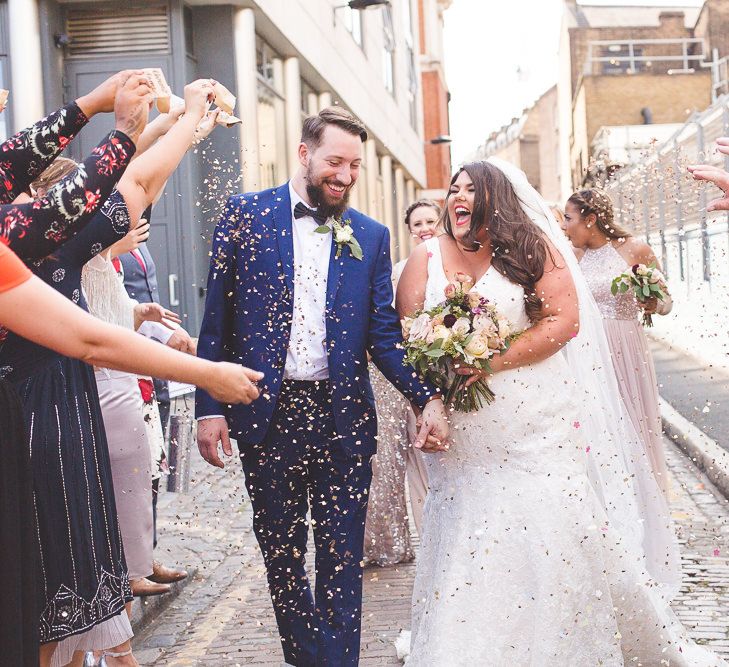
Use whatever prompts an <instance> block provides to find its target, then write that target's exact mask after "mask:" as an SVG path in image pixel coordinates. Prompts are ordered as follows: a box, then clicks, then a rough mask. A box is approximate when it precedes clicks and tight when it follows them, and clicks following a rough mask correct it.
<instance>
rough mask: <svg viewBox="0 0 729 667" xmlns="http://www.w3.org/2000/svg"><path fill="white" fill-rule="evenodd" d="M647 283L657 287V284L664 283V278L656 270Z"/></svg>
mask: <svg viewBox="0 0 729 667" xmlns="http://www.w3.org/2000/svg"><path fill="white" fill-rule="evenodd" d="M648 282H649V283H650V284H651V285H658V284H659V283H665V282H666V277H665V276H664V275H663V274H662V273H661V272H660V271H659V270H658V269H653V273H652V274H651V277H650V278H649V279H648Z"/></svg>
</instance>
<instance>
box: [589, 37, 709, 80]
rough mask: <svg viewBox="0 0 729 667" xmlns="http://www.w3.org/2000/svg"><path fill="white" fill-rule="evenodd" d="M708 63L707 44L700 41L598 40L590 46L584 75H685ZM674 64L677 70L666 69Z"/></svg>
mask: <svg viewBox="0 0 729 667" xmlns="http://www.w3.org/2000/svg"><path fill="white" fill-rule="evenodd" d="M596 52H597V53H596ZM706 62H707V54H706V48H705V44H704V40H703V39H700V38H688V37H687V38H681V39H625V40H596V41H591V42H588V44H587V58H586V60H585V67H584V74H585V76H594V75H595V74H608V75H609V74H635V73H638V72H644V73H652V72H655V73H661V74H685V73H693V72H695V71H696V70H697V69H699V68H701V67H703V66H704V64H705V63H706ZM656 63H659V64H660V66H659V67H656V66H655V64H656ZM671 64H675V65H676V68H674V67H666V65H671ZM596 65H597V66H598V67H597V68H596V67H595V66H596ZM596 69H597V72H596Z"/></svg>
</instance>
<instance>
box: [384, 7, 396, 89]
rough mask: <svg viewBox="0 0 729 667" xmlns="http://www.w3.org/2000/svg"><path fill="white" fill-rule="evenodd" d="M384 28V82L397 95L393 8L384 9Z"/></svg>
mask: <svg viewBox="0 0 729 667" xmlns="http://www.w3.org/2000/svg"><path fill="white" fill-rule="evenodd" d="M382 27H383V33H384V34H383V36H384V45H385V48H384V50H383V53H382V56H383V57H382V81H383V83H384V84H385V88H387V90H388V91H389V92H390V93H392V94H393V95H394V94H395V28H394V26H393V23H392V8H391V7H390V6H389V5H386V6H385V7H384V8H383V9H382Z"/></svg>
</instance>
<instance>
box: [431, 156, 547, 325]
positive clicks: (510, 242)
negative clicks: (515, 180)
mask: <svg viewBox="0 0 729 667" xmlns="http://www.w3.org/2000/svg"><path fill="white" fill-rule="evenodd" d="M463 171H465V172H466V173H467V174H468V175H469V176H470V178H471V181H473V187H474V191H475V192H474V201H473V211H471V228H470V229H469V230H468V233H467V234H466V236H465V238H464V239H463V241H462V243H463V244H464V245H465V247H466V249H468V250H472V251H476V250H478V249H479V248H480V247H481V243H480V242H479V241H478V240H477V238H478V236H479V235H480V233H481V231H482V230H485V231H486V233H487V234H488V237H489V241H490V242H491V252H492V258H491V263H492V264H493V266H494V268H495V269H496V270H497V271H498V272H499V273H501V274H502V275H503V276H505V277H506V278H508V279H509V280H510V281H511V282H513V283H515V284H517V285H521V287H523V288H524V299H525V301H526V303H525V308H526V313H527V315H528V317H529V319H530V320H531V321H532V322H537V321H538V320H540V319H541V318H542V300H541V299H540V298H539V296H538V295H537V292H536V284H537V283H538V282H539V281H540V280H541V279H542V276H543V275H544V267H545V264H546V262H547V257H549V258H550V260H551V261H552V262H554V257H553V256H552V253H551V251H550V248H549V246H548V245H547V242H546V240H545V238H544V235H543V234H542V231H541V230H540V229H539V227H537V225H535V224H534V223H533V222H532V221H531V220H530V219H529V217H528V216H527V214H526V213H524V210H523V209H522V207H521V204H520V203H519V199H518V198H517V196H516V193H515V192H514V188H513V187H512V185H511V182H510V181H509V179H508V178H507V177H506V175H505V174H504V172H502V171H501V169H499V168H498V167H495V166H494V165H492V164H490V163H488V162H485V161H478V162H470V163H468V164H465V165H463V166H462V167H461V168H460V169H459V170H458V171H457V172H456V173H455V175H454V176H453V178H452V179H451V186H452V185H453V184H454V183H455V182H456V179H457V178H458V177H459V176H460V174H461V172H463ZM450 196H451V195H450V193H449V194H448V195H447V197H446V204H445V206H444V207H443V213H442V224H443V228H444V229H445V231H446V234H448V236H450V237H451V238H452V239H453V240H455V235H454V234H453V224H452V223H451V219H450V216H449V214H448V199H449V198H450Z"/></svg>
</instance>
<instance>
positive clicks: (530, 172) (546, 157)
mask: <svg viewBox="0 0 729 667" xmlns="http://www.w3.org/2000/svg"><path fill="white" fill-rule="evenodd" d="M557 117H558V106H557V87H556V86H552V88H550V89H549V90H548V91H547V92H546V93H544V95H542V96H541V97H540V98H539V99H538V100H537V101H536V102H535V103H534V105H533V106H531V107H530V108H529V109H524V111H523V112H522V114H521V116H519V117H518V118H513V119H512V121H511V122H510V123H509V124H508V125H504V126H503V127H502V128H501V129H499V130H497V131H496V132H492V133H491V134H490V135H489V137H488V139H487V140H486V142H485V143H484V144H482V145H481V146H479V147H478V148H477V149H476V152H475V153H474V155H473V158H474V159H477V160H483V159H486V158H489V157H491V156H494V157H498V158H501V159H502V160H506V161H507V162H511V163H512V164H514V165H516V166H517V167H519V168H520V169H521V170H523V171H524V173H525V174H526V175H527V178H528V179H529V182H530V183H531V184H532V185H533V186H534V187H535V188H536V189H537V191H538V192H539V193H540V194H541V195H542V196H543V197H544V198H545V199H546V200H548V201H550V202H555V203H556V202H558V201H559V200H560V197H561V187H560V178H559V127H558V123H557Z"/></svg>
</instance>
